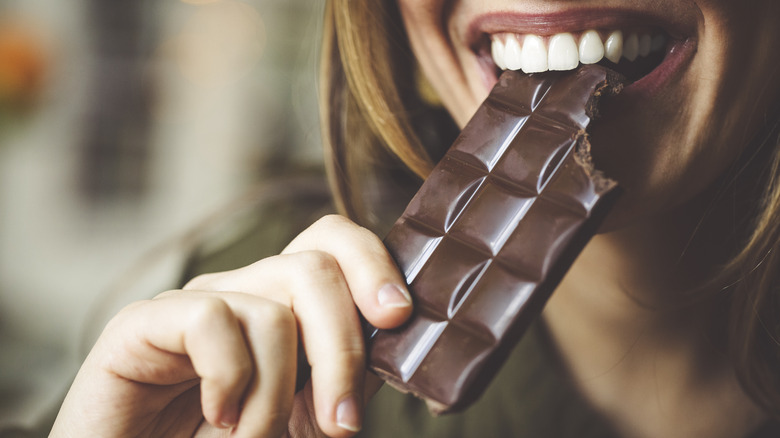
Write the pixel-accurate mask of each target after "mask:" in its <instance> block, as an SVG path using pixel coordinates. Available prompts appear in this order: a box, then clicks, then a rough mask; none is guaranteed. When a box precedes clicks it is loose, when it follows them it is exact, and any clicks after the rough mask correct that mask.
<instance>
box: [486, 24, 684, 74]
mask: <svg viewBox="0 0 780 438" xmlns="http://www.w3.org/2000/svg"><path fill="white" fill-rule="evenodd" d="M489 38H490V57H491V59H492V62H493V64H495V66H496V67H497V68H498V69H500V70H522V71H523V72H525V73H539V72H544V71H548V70H552V71H562V70H573V69H575V68H577V67H578V66H579V65H580V64H597V63H601V64H603V65H605V66H608V67H610V68H612V69H614V70H616V71H618V72H619V73H622V74H623V75H624V76H626V78H628V80H629V81H631V82H633V81H635V80H637V79H639V78H641V77H643V76H645V75H647V73H649V72H650V71H652V70H653V69H654V68H655V67H657V66H658V64H660V63H661V61H662V60H663V54H664V51H665V50H664V49H665V48H666V44H667V41H668V39H669V38H668V36H667V35H666V33H665V32H663V31H661V30H658V29H650V30H646V31H643V32H638V31H622V30H612V31H605V30H595V29H591V30H587V31H584V32H579V33H576V34H575V33H571V32H563V33H558V34H555V35H552V36H540V35H533V34H525V35H521V34H516V33H497V34H493V35H490V37H489Z"/></svg>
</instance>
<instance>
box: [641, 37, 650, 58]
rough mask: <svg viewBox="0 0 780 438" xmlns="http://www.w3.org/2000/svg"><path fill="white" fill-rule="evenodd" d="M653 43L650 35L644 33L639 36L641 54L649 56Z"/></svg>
mask: <svg viewBox="0 0 780 438" xmlns="http://www.w3.org/2000/svg"><path fill="white" fill-rule="evenodd" d="M652 44H653V38H651V37H650V35H642V36H641V37H639V56H643V57H644V56H647V55H649V54H650V46H651V45H652Z"/></svg>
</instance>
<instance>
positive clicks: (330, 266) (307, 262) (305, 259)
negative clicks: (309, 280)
mask: <svg viewBox="0 0 780 438" xmlns="http://www.w3.org/2000/svg"><path fill="white" fill-rule="evenodd" d="M297 260H298V263H299V264H300V266H301V267H302V268H303V269H304V271H305V272H310V273H314V274H323V273H332V272H338V271H340V267H339V262H338V260H336V257H334V256H333V255H332V254H330V253H327V252H325V251H303V252H300V253H297Z"/></svg>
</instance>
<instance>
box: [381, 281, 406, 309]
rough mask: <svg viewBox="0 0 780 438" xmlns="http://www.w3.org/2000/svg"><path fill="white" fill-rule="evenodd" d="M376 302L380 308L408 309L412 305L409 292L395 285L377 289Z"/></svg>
mask: <svg viewBox="0 0 780 438" xmlns="http://www.w3.org/2000/svg"><path fill="white" fill-rule="evenodd" d="M377 301H379V305H380V306H382V307H390V308H393V307H409V306H411V305H412V297H410V296H409V292H407V291H406V290H404V289H403V288H401V287H400V286H398V285H396V284H386V285H384V286H382V288H381V289H379V292H378V293H377Z"/></svg>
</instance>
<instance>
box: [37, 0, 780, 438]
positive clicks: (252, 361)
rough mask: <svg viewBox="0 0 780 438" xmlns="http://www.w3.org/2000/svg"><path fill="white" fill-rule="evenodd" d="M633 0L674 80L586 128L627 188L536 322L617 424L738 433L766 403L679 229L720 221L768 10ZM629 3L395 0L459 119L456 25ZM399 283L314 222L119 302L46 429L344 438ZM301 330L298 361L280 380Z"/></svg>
mask: <svg viewBox="0 0 780 438" xmlns="http://www.w3.org/2000/svg"><path fill="white" fill-rule="evenodd" d="M629 3H631V4H632V6H631V7H632V8H635V9H636V10H637V11H639V12H642V13H652V14H656V15H659V16H661V17H665V16H666V17H671V16H674V17H676V18H673V19H672V20H673V21H675V22H679V23H681V25H680V27H681V28H682V29H684V30H685V31H686V32H688V33H685V32H683V33H685V35H684V36H685V38H686V39H687V40H688V41H689V42H690V43H691V44H694V45H695V46H694V47H695V51H694V52H693V55H692V56H691V57H690V59H687V60H686V62H685V63H684V65H683V67H681V68H679V69H677V70H675V72H674V75H673V78H672V79H671V80H668V81H665V82H663V84H661V85H659V86H657V87H646V88H652V90H651V91H648V90H647V89H645V90H642V89H641V88H642V87H637V90H635V92H634V94H633V97H632V93H631V92H630V90H629V89H627V90H626V96H627V97H626V98H625V99H623V98H618V99H616V100H615V101H614V102H613V103H612V104H611V106H610V107H609V108H607V109H606V111H605V117H604V123H602V124H601V125H600V130H597V131H595V132H594V133H593V140H594V141H593V143H594V144H595V145H598V147H597V148H596V149H595V150H594V154H595V155H596V157H595V158H596V160H597V164H598V166H599V167H600V168H602V169H603V170H605V171H606V172H607V173H608V174H609V175H611V176H613V177H615V178H616V179H618V180H619V181H620V182H621V185H623V186H624V187H625V188H626V190H627V194H628V195H627V196H625V197H624V202H623V203H622V204H621V205H620V206H618V209H617V210H616V212H615V214H613V215H612V216H611V217H610V218H609V223H608V224H607V230H608V232H605V233H603V234H601V235H599V236H597V238H595V239H594V240H593V241H592V243H591V244H590V245H589V246H588V247H587V248H586V250H585V252H584V253H583V254H582V256H581V257H580V258H579V259H578V260H577V262H576V263H575V264H574V266H573V267H572V269H571V271H570V273H569V274H568V275H567V277H566V278H565V279H564V281H563V282H562V284H561V286H560V287H559V290H558V291H556V293H555V294H554V296H553V298H552V300H551V301H550V303H549V304H548V306H547V309H546V311H545V314H544V318H545V320H546V321H547V323H548V325H549V327H550V330H551V332H552V336H553V339H554V342H555V344H556V346H557V348H558V350H559V351H560V354H561V357H562V358H563V360H564V363H565V364H566V365H567V366H568V369H569V371H570V372H571V375H572V377H573V378H574V380H575V383H576V384H577V386H578V388H579V389H580V390H581V392H582V393H583V395H584V396H585V397H586V398H587V399H588V400H589V401H590V402H591V403H592V404H593V405H594V407H595V408H596V409H597V410H599V411H600V412H601V413H602V414H603V415H604V417H605V418H606V419H607V420H608V421H610V422H611V423H612V424H613V425H614V426H615V427H616V428H617V430H618V431H619V432H620V433H621V434H622V435H623V436H625V437H656V436H664V437H693V438H696V437H715V438H717V437H721V436H722V437H727V436H728V437H734V436H744V435H745V434H746V433H747V432H749V431H750V430H753V429H754V428H755V427H757V426H758V425H759V424H760V423H761V422H762V421H764V420H765V416H764V415H763V414H762V413H761V412H760V411H759V410H758V409H757V408H756V407H755V406H754V405H753V404H752V403H751V402H750V401H749V400H748V399H747V397H746V396H745V394H744V393H743V392H742V391H741V389H740V388H739V386H738V385H737V383H736V381H735V379H734V376H733V372H732V370H731V369H730V368H729V366H728V364H727V363H726V362H725V360H724V358H723V355H722V351H721V342H720V341H721V340H720V339H719V338H718V335H717V330H716V329H717V324H713V320H714V319H715V318H714V317H713V314H712V312H711V310H710V308H709V307H708V306H707V305H706V304H702V303H698V304H696V305H693V306H691V305H687V304H685V303H682V302H681V301H680V299H679V296H680V295H681V293H682V291H685V290H686V288H688V287H689V286H690V285H691V284H693V283H695V282H696V281H697V280H699V279H701V278H706V275H708V274H710V273H711V268H712V266H713V264H714V263H715V261H716V260H719V259H720V257H721V256H722V255H723V254H722V253H723V245H722V243H723V242H720V241H717V240H715V239H699V240H695V241H690V239H689V238H688V237H689V236H690V235H691V232H692V230H693V229H694V228H695V229H697V230H698V231H699V233H700V234H703V235H705V236H706V235H707V233H708V232H710V231H712V232H717V231H718V230H722V229H724V228H727V227H729V226H733V224H732V223H729V221H728V220H723V221H718V220H715V221H710V222H708V223H707V224H706V226H701V225H700V221H699V218H700V216H701V212H702V211H703V209H704V208H705V206H710V205H712V202H711V197H708V196H707V195H708V193H709V192H708V191H707V190H706V188H707V187H708V186H710V185H711V184H712V183H713V181H714V180H715V178H716V176H717V175H719V174H721V173H722V171H723V170H724V169H725V168H727V166H728V165H729V163H731V162H733V160H734V158H735V157H736V156H737V155H738V154H739V152H740V151H741V150H742V149H743V148H744V147H745V144H746V139H747V138H749V137H750V136H751V133H752V132H753V131H755V130H756V129H757V126H758V125H759V122H760V120H761V119H762V117H763V115H764V113H765V110H766V108H767V107H768V106H769V104H770V102H774V101H776V100H777V97H778V94H779V93H778V86H780V85H779V84H778V81H776V80H775V79H774V78H775V77H776V76H777V75H776V72H777V70H778V65H777V60H776V57H772V56H765V55H764V54H765V53H778V47H777V44H778V43H777V41H780V35H777V34H776V32H780V30H777V29H776V25H775V23H777V22H778V18H780V11H779V9H778V8H780V4H778V3H777V2H776V1H775V0H753V1H752V2H751V3H752V4H751V7H746V6H745V4H744V2H742V1H726V0H710V1H698V2H693V1H689V0H653V1H650V0H647V1H642V2H629ZM634 3H638V4H636V5H633V4H634ZM625 4H626V2H624V1H620V0H607V1H598V2H597V1H595V0H593V1H590V0H588V1H576V2H575V1H573V0H558V1H541V0H533V1H510V0H497V1H492V2H485V1H472V0H461V1H458V0H453V1H446V2H445V1H444V0H399V5H400V6H401V10H402V16H403V19H404V24H405V26H406V29H407V31H408V34H409V38H410V41H411V44H412V48H413V50H414V52H415V54H416V55H417V58H418V59H419V61H420V65H421V67H422V69H423V71H424V72H425V74H426V75H427V76H428V77H429V79H431V83H432V85H433V86H434V87H435V89H437V91H438V92H439V94H440V96H442V99H443V101H444V105H445V106H446V107H447V109H448V110H449V111H450V113H451V114H452V115H453V117H454V118H455V120H456V121H457V122H458V123H460V124H461V125H463V124H465V123H466V121H467V120H468V118H469V117H470V115H471V114H473V113H474V111H475V110H476V108H477V106H478V105H479V103H480V102H481V100H482V99H483V98H484V97H485V96H486V95H487V93H488V91H489V87H490V81H489V80H488V81H486V80H485V75H484V72H482V71H480V67H479V63H478V62H477V60H476V55H475V53H474V51H473V50H472V47H470V45H469V44H468V43H467V38H466V36H465V35H466V34H467V32H468V29H469V26H470V24H471V23H472V22H473V20H474V18H475V17H477V16H479V15H480V14H483V13H487V12H497V11H499V12H500V11H504V12H505V11H512V12H513V13H516V14H521V15H522V14H526V15H527V14H535V16H536V17H542V20H541V21H542V22H543V23H545V20H544V19H543V18H544V17H545V16H548V15H550V14H555V13H561V12H563V13H567V11H569V12H570V11H571V10H572V8H575V7H577V8H591V10H593V9H594V8H596V7H598V8H602V9H601V10H607V11H608V10H610V9H611V8H612V7H613V6H618V5H621V6H622V7H626V6H625ZM546 23H547V24H546V26H548V31H553V30H555V29H554V28H555V26H559V27H560V24H556V22H555V21H554V20H547V21H546ZM571 30H582V29H571ZM746 75H747V76H749V80H745V79H743V78H744V77H745V76H746ZM734 84H740V86H739V89H738V90H736V89H735V85H734ZM637 96H639V97H637ZM640 97H641V98H640ZM621 99H622V100H621ZM659 127H663V128H664V129H661V130H659V129H658V128H659ZM715 211H716V212H717V210H715ZM732 213H733V212H732ZM713 216H715V217H721V216H720V215H717V214H714V215H713ZM722 216H723V217H732V216H734V215H733V214H731V215H729V214H725V215H722ZM402 284H403V280H402V277H401V275H400V274H399V273H398V272H397V270H396V268H395V267H394V265H393V263H392V262H391V259H390V257H389V256H388V254H387V253H386V251H385V249H384V247H383V245H382V244H381V241H380V240H379V239H378V238H377V237H376V236H374V235H372V234H371V233H370V232H368V231H367V230H365V229H362V228H360V227H358V226H356V225H355V224H353V223H351V222H350V221H348V220H346V219H344V218H341V217H338V216H328V217H326V218H324V219H322V220H320V221H318V222H317V223H315V224H314V225H313V226H312V227H311V228H309V229H308V230H306V231H305V232H304V233H302V234H301V235H300V236H298V237H297V238H296V239H295V240H294V241H293V242H292V243H291V244H290V245H289V246H288V247H287V248H286V249H285V250H284V251H283V253H282V254H281V255H279V256H276V257H272V258H269V259H265V260H261V261H259V262H257V263H255V264H253V265H250V266H247V267H244V268H241V269H237V270H235V271H230V272H222V273H216V274H209V275H206V276H201V277H197V278H195V279H193V280H192V281H191V282H190V283H189V284H188V285H187V286H186V287H185V288H184V289H183V290H180V291H169V292H165V293H163V294H161V295H160V296H158V297H156V298H155V299H152V300H148V301H143V302H139V303H135V304H132V305H130V306H128V307H127V308H126V309H124V310H123V311H122V312H120V313H119V314H118V315H117V316H116V317H115V318H114V319H113V320H112V321H111V322H110V323H109V325H108V326H107V327H106V329H105V331H104V333H103V334H102V336H101V337H100V339H99V340H98V341H97V343H96V345H95V347H94V348H93V350H92V352H91V353H90V355H89V357H88V358H87V360H86V361H85V363H84V365H83V366H82V368H81V370H80V372H79V374H78V376H77V378H76V379H75V381H74V384H73V386H72V388H71V391H70V392H69V394H68V396H67V399H66V401H65V403H64V404H63V406H62V408H61V411H60V414H59V416H58V418H57V421H56V424H55V426H54V429H53V430H52V436H56V437H59V436H138V435H143V436H159V435H163V434H166V433H167V434H172V433H171V432H170V431H172V430H173V431H175V432H176V435H183V436H193V435H195V436H234V435H235V436H271V437H277V436H285V434H287V435H289V436H324V435H327V436H333V437H349V436H351V435H353V434H354V431H355V430H356V429H357V428H359V426H360V423H361V416H362V413H361V411H362V409H361V408H362V406H363V404H364V403H365V402H366V401H367V400H368V398H369V397H370V395H372V394H373V393H374V392H375V391H376V389H377V388H378V386H379V383H378V382H377V381H376V380H373V379H372V378H371V377H370V376H367V375H366V373H365V371H364V359H365V352H364V351H363V347H362V340H361V333H360V326H359V324H358V312H360V313H362V314H363V315H364V316H365V317H366V319H367V320H368V321H369V322H370V323H371V324H373V325H374V326H377V327H380V328H390V327H394V326H397V325H399V324H401V323H402V322H403V321H404V320H405V319H406V318H408V316H409V315H410V313H411V304H410V302H409V301H408V300H407V299H406V298H405V292H403V288H402V287H401V286H400V285H402ZM388 285H390V287H389V288H388V287H387V286H388ZM398 288H400V289H398ZM393 290H395V291H396V293H393V292H392V291H393ZM399 290H400V291H401V292H398V291H399ZM323 309H324V310H323ZM299 340H300V341H301V342H303V347H304V349H305V351H306V353H307V356H308V358H309V360H310V361H311V363H312V364H313V371H312V379H311V381H310V382H309V383H308V384H307V386H306V388H305V389H304V390H303V391H302V392H300V393H299V394H294V393H293V386H294V379H295V369H296V360H297V351H298V346H299V345H298V343H299ZM226 358H228V360H226ZM344 401H347V402H346V403H345V404H342V402H344ZM339 406H342V408H341V409H339ZM339 412H341V414H342V415H341V418H340V419H341V421H339V418H338V417H339V415H338V414H339ZM637 413H642V415H638V414H637ZM724 413H728V415H724Z"/></svg>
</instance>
